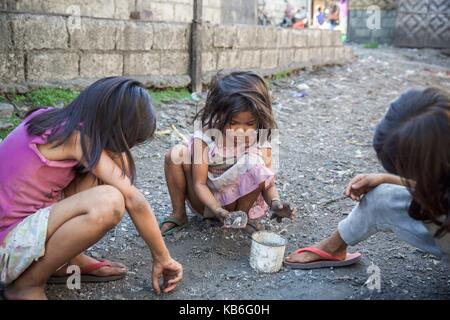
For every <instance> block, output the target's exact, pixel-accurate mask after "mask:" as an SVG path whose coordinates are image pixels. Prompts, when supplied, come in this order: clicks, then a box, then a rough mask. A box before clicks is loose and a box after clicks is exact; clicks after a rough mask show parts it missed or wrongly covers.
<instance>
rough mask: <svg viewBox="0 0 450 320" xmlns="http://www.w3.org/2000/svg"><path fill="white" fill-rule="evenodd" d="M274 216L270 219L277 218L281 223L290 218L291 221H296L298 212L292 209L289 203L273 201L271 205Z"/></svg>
mask: <svg viewBox="0 0 450 320" xmlns="http://www.w3.org/2000/svg"><path fill="white" fill-rule="evenodd" d="M270 209H271V211H272V216H271V217H270V219H275V218H277V222H278V223H280V222H281V221H282V219H283V218H289V219H291V221H294V220H295V214H296V212H297V210H296V209H295V208H291V205H290V203H289V202H281V201H280V200H273V201H272V204H271V208H270Z"/></svg>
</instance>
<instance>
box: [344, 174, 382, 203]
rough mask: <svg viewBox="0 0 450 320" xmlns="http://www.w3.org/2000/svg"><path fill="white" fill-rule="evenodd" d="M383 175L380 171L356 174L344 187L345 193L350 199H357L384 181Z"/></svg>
mask: <svg viewBox="0 0 450 320" xmlns="http://www.w3.org/2000/svg"><path fill="white" fill-rule="evenodd" d="M384 177H385V175H384V174H382V173H376V174H375V173H372V174H358V175H357V176H356V177H354V178H353V179H352V180H351V181H350V183H349V184H348V185H347V188H346V189H345V195H346V196H347V197H350V198H352V200H355V201H359V200H361V196H362V195H364V194H366V193H368V192H369V191H371V190H372V189H374V188H375V187H377V186H378V185H380V184H382V183H383V182H384Z"/></svg>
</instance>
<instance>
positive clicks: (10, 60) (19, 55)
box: [0, 52, 25, 83]
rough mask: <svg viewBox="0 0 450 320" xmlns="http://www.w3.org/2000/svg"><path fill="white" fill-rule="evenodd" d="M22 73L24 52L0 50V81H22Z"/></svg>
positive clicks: (23, 74)
mask: <svg viewBox="0 0 450 320" xmlns="http://www.w3.org/2000/svg"><path fill="white" fill-rule="evenodd" d="M23 81H25V73H24V53H23V52H14V53H6V52H0V82H5V83H11V82H23Z"/></svg>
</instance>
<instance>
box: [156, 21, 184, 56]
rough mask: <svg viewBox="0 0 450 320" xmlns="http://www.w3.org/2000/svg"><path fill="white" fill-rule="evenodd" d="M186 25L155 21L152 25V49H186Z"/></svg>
mask: <svg viewBox="0 0 450 320" xmlns="http://www.w3.org/2000/svg"><path fill="white" fill-rule="evenodd" d="M188 36H189V33H188V25H173V24H166V23H155V24H154V25H153V49H158V50H187V48H188V43H189V37H188Z"/></svg>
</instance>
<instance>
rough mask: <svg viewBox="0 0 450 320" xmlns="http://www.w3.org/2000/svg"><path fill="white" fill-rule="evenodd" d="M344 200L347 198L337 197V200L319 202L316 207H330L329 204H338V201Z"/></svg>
mask: <svg viewBox="0 0 450 320" xmlns="http://www.w3.org/2000/svg"><path fill="white" fill-rule="evenodd" d="M345 199H347V196H342V197H339V198H333V199H330V200H327V201H324V202H320V203H318V204H317V205H319V206H322V207H325V206H328V205H330V204H332V203H334V202H338V201H341V200H345Z"/></svg>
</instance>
